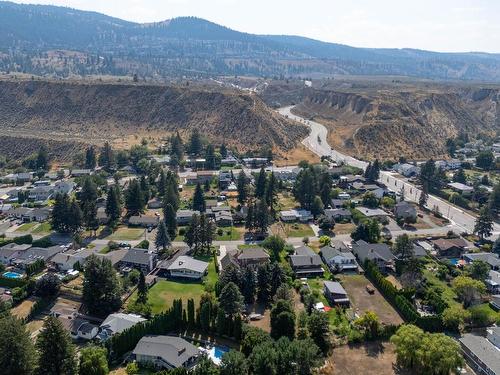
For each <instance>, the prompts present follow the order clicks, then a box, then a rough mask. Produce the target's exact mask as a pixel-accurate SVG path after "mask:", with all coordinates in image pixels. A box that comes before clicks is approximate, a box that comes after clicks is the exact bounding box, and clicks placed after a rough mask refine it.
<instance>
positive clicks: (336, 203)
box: [330, 199, 345, 208]
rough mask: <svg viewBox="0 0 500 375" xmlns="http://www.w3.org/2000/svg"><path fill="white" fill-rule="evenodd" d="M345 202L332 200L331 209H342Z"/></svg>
mask: <svg viewBox="0 0 500 375" xmlns="http://www.w3.org/2000/svg"><path fill="white" fill-rule="evenodd" d="M344 203H345V201H344V200H343V199H332V200H331V202H330V205H331V206H332V208H342V207H344Z"/></svg>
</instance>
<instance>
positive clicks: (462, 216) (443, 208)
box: [278, 106, 500, 239]
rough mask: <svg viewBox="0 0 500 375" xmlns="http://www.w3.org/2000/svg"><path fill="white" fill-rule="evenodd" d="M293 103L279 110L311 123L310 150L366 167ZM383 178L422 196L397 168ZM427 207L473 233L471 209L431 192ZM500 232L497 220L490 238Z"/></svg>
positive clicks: (413, 196)
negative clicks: (331, 141)
mask: <svg viewBox="0 0 500 375" xmlns="http://www.w3.org/2000/svg"><path fill="white" fill-rule="evenodd" d="M292 108H293V106H290V107H284V108H281V109H279V110H278V112H279V113H280V114H281V115H283V116H286V117H288V118H290V119H292V120H295V121H299V122H301V123H304V124H306V125H308V126H309V128H310V129H311V132H310V134H309V136H308V137H307V138H305V139H304V140H303V141H302V143H303V144H304V146H306V147H307V148H308V149H309V150H311V151H312V152H314V153H315V154H316V155H318V156H320V157H321V156H330V157H331V158H332V160H334V161H336V162H344V163H345V164H347V165H351V166H353V167H357V168H362V169H365V168H366V166H367V165H368V163H367V162H365V161H362V160H358V159H355V158H353V157H352V156H349V155H345V154H342V153H341V152H339V151H336V150H333V149H332V148H331V147H330V145H329V144H328V141H327V139H328V138H327V135H328V130H327V129H326V127H325V126H323V125H322V124H320V123H317V122H315V121H311V120H307V119H304V118H302V117H299V116H296V115H294V114H293V113H292V112H291V109H292ZM379 181H380V182H382V183H384V184H385V185H386V186H387V188H388V189H389V190H391V191H394V192H396V193H400V192H401V191H402V188H403V187H404V192H405V199H406V200H408V201H413V202H418V200H419V198H420V194H421V191H420V190H419V189H418V188H417V187H416V186H415V185H413V184H411V183H409V182H408V181H406V180H404V179H402V178H401V177H400V176H399V175H398V174H396V173H394V172H387V171H381V172H380V179H379ZM427 207H428V208H429V209H434V208H435V207H437V208H438V209H439V212H440V213H441V214H442V215H443V216H444V217H446V218H447V219H448V220H450V222H451V226H450V229H451V230H454V231H455V232H458V233H461V232H464V231H465V232H468V233H472V232H473V230H474V224H475V221H476V217H475V216H473V215H471V214H470V213H468V212H465V211H464V210H462V209H460V208H459V207H456V206H454V205H452V204H450V203H448V202H446V201H444V200H443V199H441V198H438V197H436V196H433V195H429V199H428V200H427ZM499 235H500V225H498V224H494V229H493V235H492V237H491V238H490V239H496V238H498V236H499Z"/></svg>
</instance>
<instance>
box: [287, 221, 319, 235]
mask: <svg viewBox="0 0 500 375" xmlns="http://www.w3.org/2000/svg"><path fill="white" fill-rule="evenodd" d="M285 233H286V234H287V236H288V237H313V236H314V231H313V230H312V229H311V227H310V226H309V225H307V224H300V223H294V224H285Z"/></svg>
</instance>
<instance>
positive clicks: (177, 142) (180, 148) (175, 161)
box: [170, 132, 184, 167]
mask: <svg viewBox="0 0 500 375" xmlns="http://www.w3.org/2000/svg"><path fill="white" fill-rule="evenodd" d="M170 158H171V165H172V166H173V167H177V166H178V165H179V163H180V162H181V161H182V159H183V158H184V145H183V143H182V138H181V136H180V135H179V132H177V133H176V134H175V135H174V136H172V137H171V138H170Z"/></svg>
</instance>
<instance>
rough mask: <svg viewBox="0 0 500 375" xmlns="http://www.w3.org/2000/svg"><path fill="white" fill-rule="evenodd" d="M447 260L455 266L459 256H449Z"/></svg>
mask: <svg viewBox="0 0 500 375" xmlns="http://www.w3.org/2000/svg"><path fill="white" fill-rule="evenodd" d="M448 261H449V262H450V263H451V264H453V265H454V266H456V265H457V264H458V262H459V261H460V258H450V259H448Z"/></svg>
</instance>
